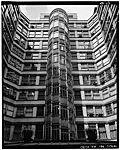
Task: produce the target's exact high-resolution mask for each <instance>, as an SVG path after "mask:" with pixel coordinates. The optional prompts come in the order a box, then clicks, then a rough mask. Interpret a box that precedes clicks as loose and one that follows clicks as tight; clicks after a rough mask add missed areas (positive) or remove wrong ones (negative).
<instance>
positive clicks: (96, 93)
mask: <svg viewBox="0 0 120 150" xmlns="http://www.w3.org/2000/svg"><path fill="white" fill-rule="evenodd" d="M92 93H93V99H100V93H99V90H93V91H92Z"/></svg>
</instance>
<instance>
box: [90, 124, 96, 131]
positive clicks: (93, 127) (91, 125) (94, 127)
mask: <svg viewBox="0 0 120 150" xmlns="http://www.w3.org/2000/svg"><path fill="white" fill-rule="evenodd" d="M88 126H89V129H94V130H96V124H95V123H89V124H88Z"/></svg>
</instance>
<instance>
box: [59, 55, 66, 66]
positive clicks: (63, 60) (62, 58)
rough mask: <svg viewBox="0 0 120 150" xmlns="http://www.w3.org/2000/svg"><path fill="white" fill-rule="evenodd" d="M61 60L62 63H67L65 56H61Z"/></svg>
mask: <svg viewBox="0 0 120 150" xmlns="http://www.w3.org/2000/svg"><path fill="white" fill-rule="evenodd" d="M60 62H61V64H65V56H62V55H61V56H60Z"/></svg>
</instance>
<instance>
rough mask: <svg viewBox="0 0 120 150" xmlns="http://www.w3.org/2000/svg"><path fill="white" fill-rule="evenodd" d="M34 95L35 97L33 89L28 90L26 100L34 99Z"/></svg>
mask: <svg viewBox="0 0 120 150" xmlns="http://www.w3.org/2000/svg"><path fill="white" fill-rule="evenodd" d="M34 97H35V91H33V90H30V91H28V93H27V98H26V99H27V100H34Z"/></svg>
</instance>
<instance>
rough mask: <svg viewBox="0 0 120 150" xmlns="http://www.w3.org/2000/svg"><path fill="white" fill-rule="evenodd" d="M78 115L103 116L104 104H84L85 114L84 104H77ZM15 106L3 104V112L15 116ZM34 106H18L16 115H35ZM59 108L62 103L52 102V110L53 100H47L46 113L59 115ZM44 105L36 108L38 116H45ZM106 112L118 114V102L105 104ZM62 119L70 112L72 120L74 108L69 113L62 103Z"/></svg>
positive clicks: (66, 117)
mask: <svg viewBox="0 0 120 150" xmlns="http://www.w3.org/2000/svg"><path fill="white" fill-rule="evenodd" d="M75 107H76V109H75V110H76V117H78V118H79V117H83V116H84V117H85V116H86V115H87V117H103V116H105V114H104V112H103V108H102V106H100V105H98V106H93V105H87V106H84V108H86V112H85V111H84V113H86V114H83V107H82V105H76V106H75ZM14 108H15V107H13V106H11V105H9V104H5V103H4V105H3V114H4V115H7V116H10V117H13V115H14ZM33 108H34V107H32V106H18V107H17V111H16V117H17V118H21V117H33ZM59 110H60V105H59V102H52V110H51V101H47V103H46V115H50V114H51V113H52V116H58V115H59ZM44 111H45V109H44V105H40V106H38V107H37V110H36V112H37V113H36V117H44V115H45V113H44ZM105 113H106V115H107V116H109V115H113V114H117V102H116V101H115V102H112V103H108V104H106V105H105ZM60 114H61V119H68V114H69V119H70V121H72V119H73V117H74V113H73V110H72V109H71V108H70V109H69V113H68V108H67V105H61V113H60Z"/></svg>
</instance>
